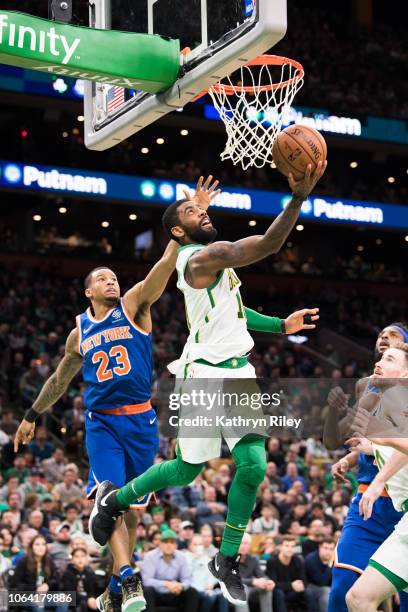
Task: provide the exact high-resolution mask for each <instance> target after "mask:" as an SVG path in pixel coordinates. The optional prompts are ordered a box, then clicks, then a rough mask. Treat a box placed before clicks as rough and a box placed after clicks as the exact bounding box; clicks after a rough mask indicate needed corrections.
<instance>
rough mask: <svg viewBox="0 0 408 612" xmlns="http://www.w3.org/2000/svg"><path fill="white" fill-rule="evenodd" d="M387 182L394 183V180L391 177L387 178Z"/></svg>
mask: <svg viewBox="0 0 408 612" xmlns="http://www.w3.org/2000/svg"><path fill="white" fill-rule="evenodd" d="M387 181H388V182H389V183H395V178H394V177H393V176H389V177H388V178H387Z"/></svg>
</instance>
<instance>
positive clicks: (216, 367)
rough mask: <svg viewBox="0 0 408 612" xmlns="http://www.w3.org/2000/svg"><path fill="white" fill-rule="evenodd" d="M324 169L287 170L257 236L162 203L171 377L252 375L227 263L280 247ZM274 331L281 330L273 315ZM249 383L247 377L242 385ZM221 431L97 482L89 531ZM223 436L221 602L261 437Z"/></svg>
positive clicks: (99, 537) (193, 470) (162, 483)
mask: <svg viewBox="0 0 408 612" xmlns="http://www.w3.org/2000/svg"><path fill="white" fill-rule="evenodd" d="M325 168H326V163H325V164H324V165H323V164H322V163H319V165H318V167H317V169H316V170H315V172H314V173H313V175H312V173H311V166H309V167H308V169H307V172H306V174H305V176H304V177H303V179H302V180H300V181H295V180H294V179H293V176H292V175H290V176H289V185H290V187H291V190H292V192H293V193H292V199H291V201H290V202H289V204H288V206H287V207H286V208H285V210H284V211H283V212H282V213H281V214H280V215H279V216H278V217H277V218H276V219H275V220H274V222H273V223H272V224H271V225H270V227H269V228H268V230H267V231H266V233H265V234H264V235H259V236H250V237H247V238H244V239H242V240H238V241H237V242H232V243H231V242H214V239H215V237H216V235H217V231H216V229H215V228H214V226H213V225H212V223H211V220H210V218H209V217H208V215H207V213H206V212H205V211H203V210H202V209H200V208H199V207H198V206H197V205H196V204H195V203H194V202H193V201H191V200H179V201H177V202H175V203H173V204H171V205H170V206H169V207H168V209H167V210H166V212H165V214H164V216H163V225H164V227H165V229H166V230H167V232H168V234H169V235H170V236H171V237H172V238H174V239H175V240H177V241H178V242H179V244H180V245H181V248H180V249H179V254H178V259H177V265H176V268H177V272H178V287H179V289H180V290H181V291H182V292H183V293H184V297H185V304H186V312H187V322H188V324H189V327H190V335H189V337H188V340H187V343H186V346H185V348H184V350H183V353H182V355H181V358H180V359H179V360H178V361H177V362H174V363H172V364H170V366H169V369H170V371H171V372H172V373H174V374H176V377H177V378H179V379H186V378H189V379H194V378H205V379H211V378H212V379H224V380H225V379H231V378H235V379H253V378H255V369H254V368H253V366H252V365H251V364H250V363H249V362H248V360H247V357H246V355H247V354H248V352H249V351H250V350H251V349H252V347H253V344H254V343H253V340H252V338H251V336H250V334H249V333H248V329H251V328H252V329H256V328H257V327H258V329H260V328H261V325H262V324H263V321H264V320H263V319H262V317H261V315H259V314H258V313H255V312H252V313H249V315H250V316H249V317H248V320H247V319H246V313H247V312H248V310H247V309H245V308H244V306H243V304H242V300H241V296H240V292H239V287H240V284H241V283H240V281H239V279H238V276H237V275H236V273H235V271H234V270H233V268H234V267H238V268H239V267H244V266H248V265H250V264H251V263H254V262H256V261H260V260H262V259H264V258H265V257H267V256H268V255H271V254H272V253H277V252H278V251H279V250H280V248H281V247H282V245H283V244H284V242H285V240H286V239H287V237H288V235H289V233H290V232H291V230H292V228H293V226H294V225H295V223H296V220H297V218H298V216H299V213H300V209H301V206H302V203H303V201H304V200H305V199H306V198H307V196H308V195H309V194H310V192H311V191H312V189H313V187H314V186H315V185H316V183H317V181H318V180H319V178H320V177H321V176H322V174H323V172H324V170H325ZM307 312H308V313H310V314H311V315H312V319H313V317H316V318H317V314H316V313H317V309H315V310H312V311H307ZM302 319H303V317H302ZM269 325H270V327H269V331H273V329H272V327H273V326H276V322H272V321H271V322H270V323H269ZM300 328H301V327H299V328H298V329H300ZM265 331H266V329H265ZM275 331H279V332H281V333H282V332H285V329H282V324H281V321H279V329H276V327H275ZM286 331H287V330H286ZM190 383H191V380H190ZM250 383H251V381H248V385H249V384H250ZM187 408H188V409H190V408H191V407H187ZM195 410H196V413H197V414H201V413H202V409H200V408H199V407H197V408H195ZM222 433H223V432H222V431H221V428H219V429H218V430H217V432H216V434H217V435H216V436H213V437H212V438H210V439H203V438H201V439H200V438H188V437H182V436H179V438H178V441H177V458H176V459H174V460H172V461H167V462H164V463H161V464H159V465H155V466H153V467H152V468H150V469H149V470H148V471H147V472H146V473H145V474H143V475H142V476H140V477H139V478H136V479H135V480H133V481H132V482H130V483H129V484H127V485H126V486H125V487H122V489H120V490H119V491H118V490H117V487H114V486H113V485H112V483H109V482H107V483H102V484H101V486H100V487H99V489H98V493H97V497H96V503H95V506H94V509H93V511H92V515H91V518H90V531H91V533H92V535H93V537H94V538H95V539H96V541H97V542H99V543H103V542H104V541H106V539H107V538H108V537H109V535H110V530H111V528H112V526H113V524H114V520H115V519H114V517H116V516H118V514H119V513H120V512H122V511H124V510H126V509H127V508H128V507H129V505H130V504H131V503H132V502H133V501H134V500H135V499H138V498H139V497H141V496H142V495H146V494H147V493H149V492H151V491H157V490H158V489H162V488H164V487H167V486H173V487H174V486H186V485H187V484H189V483H190V482H192V481H193V480H194V478H196V476H197V475H198V474H199V473H200V471H201V470H202V469H203V466H204V465H205V462H206V461H208V460H210V459H212V458H214V457H218V456H219V453H220V449H221V436H222ZM224 437H225V440H226V442H227V444H228V446H229V449H230V451H231V453H232V456H233V459H234V462H235V465H236V473H235V477H234V480H233V482H232V485H231V488H230V491H229V494H228V514H227V519H226V525H225V530H224V534H223V539H222V543H221V549H220V552H219V553H218V554H217V555H216V557H215V558H214V559H213V560H212V561H211V563H210V566H209V567H210V570H211V572H212V573H213V575H214V576H215V577H216V578H217V580H218V581H219V582H220V585H221V588H222V592H223V594H224V596H225V597H226V598H227V599H228V601H230V602H231V603H232V604H235V605H240V604H243V603H245V601H246V593H245V589H244V585H243V583H242V580H241V578H240V575H239V557H238V549H239V547H240V544H241V540H242V537H243V534H244V533H245V529H246V527H247V524H248V521H249V519H250V516H251V513H252V510H253V507H254V504H255V498H256V492H257V489H258V486H259V484H260V483H261V482H262V481H263V479H264V476H265V470H266V455H265V441H264V439H263V438H262V437H259V436H258V437H256V436H254V435H243V436H242V437H237V436H236V434H235V437H233V436H231V437H228V435H224Z"/></svg>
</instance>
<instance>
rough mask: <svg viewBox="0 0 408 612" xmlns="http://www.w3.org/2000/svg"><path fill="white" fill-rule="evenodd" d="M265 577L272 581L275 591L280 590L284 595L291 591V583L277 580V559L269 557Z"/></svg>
mask: <svg viewBox="0 0 408 612" xmlns="http://www.w3.org/2000/svg"><path fill="white" fill-rule="evenodd" d="M266 575H267V576H268V578H271V580H273V581H274V583H275V584H276V588H277V589H282V591H284V592H285V593H290V592H291V591H293V588H292V581H283V580H280V579H279V574H278V559H277V557H270V558H269V559H268V561H267V563H266Z"/></svg>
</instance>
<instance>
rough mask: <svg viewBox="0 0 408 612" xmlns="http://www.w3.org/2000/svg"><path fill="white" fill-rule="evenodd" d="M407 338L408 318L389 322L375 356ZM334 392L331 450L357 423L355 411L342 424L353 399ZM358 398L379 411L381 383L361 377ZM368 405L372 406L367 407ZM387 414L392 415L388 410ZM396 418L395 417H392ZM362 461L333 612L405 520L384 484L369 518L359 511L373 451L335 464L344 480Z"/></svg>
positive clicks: (371, 473) (340, 551) (338, 563)
mask: <svg viewBox="0 0 408 612" xmlns="http://www.w3.org/2000/svg"><path fill="white" fill-rule="evenodd" d="M401 342H405V343H406V342H408V329H407V326H406V325H405V324H404V323H392V324H391V325H388V326H386V327H385V328H384V329H383V330H382V331H381V332H380V333H379V335H378V338H377V341H376V346H375V356H376V358H377V359H378V360H380V359H381V357H382V355H384V353H385V351H387V350H388V349H389V348H393V347H395V346H397V345H398V344H400V343H401ZM334 391H335V393H332V392H331V398H330V396H329V411H330V413H331V414H329V419H328V421H330V423H329V424H330V428H329V427H326V426H327V422H326V426H325V436H324V442H325V444H326V446H327V447H328V448H329V449H330V450H334V449H335V448H337V447H338V446H341V445H342V444H343V443H344V442H345V436H346V434H347V431H349V433H350V434H351V433H352V432H351V431H350V426H351V424H352V423H353V422H354V414H348V416H346V417H345V418H344V419H342V421H340V423H339V425H338V426H337V411H338V409H339V408H344V407H345V406H346V403H347V398H346V396H345V395H344V393H343V392H342V390H341V389H339V390H334ZM356 396H357V399H358V400H361V399H362V398H363V401H365V402H366V403H367V404H369V406H368V408H369V409H370V412H371V411H373V414H376V410H377V411H378V407H377V402H378V398H379V388H378V387H377V386H376V385H375V384H373V382H372V380H371V378H367V379H365V380H361V381H358V383H357V385H356ZM366 408H367V406H366ZM385 416H387V415H386V414H385ZM388 420H389V421H390V419H388ZM355 466H358V474H357V480H358V483H359V486H358V490H357V494H356V495H355V496H354V497H353V498H352V500H351V503H350V507H349V511H348V514H347V518H346V521H345V523H344V526H343V529H342V532H341V536H340V540H339V542H338V544H337V547H336V553H335V559H334V565H333V571H332V586H331V589H330V595H329V605H328V612H347V604H346V593H347V592H348V591H349V589H350V588H351V587H352V586H353V584H354V583H355V582H356V580H357V579H358V577H359V576H360V575H361V574H362V573H363V571H364V570H365V568H366V567H367V564H368V562H369V559H370V557H371V556H372V555H373V554H374V553H375V551H376V550H377V548H378V547H379V546H380V545H381V544H382V543H383V542H384V540H386V539H387V538H388V536H389V535H390V534H391V533H392V531H393V529H394V527H395V525H396V524H397V523H398V522H399V520H400V519H401V516H402V515H401V513H400V512H397V511H396V510H395V508H394V506H393V504H392V502H391V499H390V497H389V495H388V493H387V491H386V489H385V488H384V487H383V488H382V490H381V492H380V493H381V494H380V495H379V496H378V497H379V499H378V501H376V503H375V506H374V509H373V512H372V515H371V516H370V519H369V520H363V517H362V516H361V515H360V513H359V504H360V501H361V499H362V497H363V494H364V492H365V491H366V490H367V489H368V488H369V486H370V483H372V482H373V480H374V479H375V477H376V475H377V473H378V469H377V467H376V465H375V464H374V459H373V457H372V456H369V455H366V454H364V453H358V452H357V451H356V450H355V449H351V452H350V453H349V454H348V455H346V457H344V458H342V459H340V461H338V462H337V463H335V464H334V465H333V467H332V473H333V475H334V476H335V478H337V479H338V480H343V481H345V478H344V474H345V473H346V472H347V471H349V470H350V469H352V468H353V467H355ZM400 600H401V607H400V610H401V612H408V594H407V593H400Z"/></svg>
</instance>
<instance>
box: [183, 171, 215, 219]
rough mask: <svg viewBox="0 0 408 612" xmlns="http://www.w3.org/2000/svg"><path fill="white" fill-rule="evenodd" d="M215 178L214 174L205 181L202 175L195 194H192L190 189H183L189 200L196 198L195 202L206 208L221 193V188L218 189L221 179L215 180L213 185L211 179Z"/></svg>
mask: <svg viewBox="0 0 408 612" xmlns="http://www.w3.org/2000/svg"><path fill="white" fill-rule="evenodd" d="M212 180H213V176H212V174H210V176H209V177H208V178H207V180H206V181H205V183H204V177H203V176H200V178H199V179H198V181H197V185H196V190H195V194H194V195H193V196H191V193H190V192H189V190H188V189H183V193H184V195H185V197H186V198H187V200H195V202H196V203H197V204H198V205H199V206H200V207H201V208H204V210H207V208H208V207H209V206H210V204H211V202H212V201H213V200H214V198H216V197H217V195H219V194H220V193H221V189H217V187H218V185H219V181H214V182H213V184H212V185H211V181H212Z"/></svg>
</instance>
